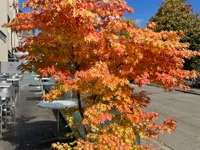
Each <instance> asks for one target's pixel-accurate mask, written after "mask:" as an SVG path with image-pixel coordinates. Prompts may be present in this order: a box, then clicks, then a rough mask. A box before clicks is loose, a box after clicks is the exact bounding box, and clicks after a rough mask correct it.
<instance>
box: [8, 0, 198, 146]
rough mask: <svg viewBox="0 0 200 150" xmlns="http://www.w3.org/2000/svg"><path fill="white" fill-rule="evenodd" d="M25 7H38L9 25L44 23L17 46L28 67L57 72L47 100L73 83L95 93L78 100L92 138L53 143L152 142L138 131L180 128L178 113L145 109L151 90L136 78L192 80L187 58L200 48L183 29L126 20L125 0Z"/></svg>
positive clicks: (149, 133) (150, 133)
mask: <svg viewBox="0 0 200 150" xmlns="http://www.w3.org/2000/svg"><path fill="white" fill-rule="evenodd" d="M23 7H29V8H31V9H32V10H33V11H32V12H22V13H18V14H17V17H16V18H15V19H14V20H12V22H11V23H9V24H6V25H5V26H6V27H11V28H12V30H13V31H16V32H18V31H20V30H32V29H38V30H39V31H40V32H39V34H38V35H37V36H35V37H32V38H28V39H26V42H25V45H24V46H23V47H20V48H18V49H17V50H18V51H22V52H25V51H27V52H28V55H27V56H24V58H25V59H26V60H27V62H26V64H24V65H23V66H22V67H23V70H26V71H36V72H40V73H42V74H43V75H51V76H53V77H55V78H57V79H58V81H59V82H58V83H57V84H56V85H55V88H54V90H53V91H51V92H50V93H49V94H47V95H45V96H44V97H45V98H46V99H47V100H53V99H56V98H57V97H59V96H60V95H62V94H63V93H65V92H66V91H69V90H72V91H73V93H74V96H75V95H77V97H78V98H79V97H80V94H87V95H89V96H88V97H86V98H84V99H81V100H82V101H83V102H84V103H85V107H84V108H83V107H82V106H81V105H79V111H80V113H81V114H82V124H83V126H84V128H85V131H86V133H87V137H86V139H81V138H80V139H78V140H77V145H76V146H75V147H73V148H72V147H70V146H69V144H59V143H56V144H54V145H53V146H54V147H56V148H57V149H97V150H101V149H102V150H105V149H113V150H114V149H115V150H116V149H124V150H125V149H127V150H131V149H150V148H149V147H148V146H146V147H145V146H139V145H137V142H136V134H140V136H141V137H142V138H151V137H158V134H159V133H160V132H164V131H167V132H172V131H174V130H175V127H176V122H175V121H174V120H172V119H166V120H165V121H164V122H163V124H156V123H155V120H156V119H157V118H158V113H155V112H152V113H147V112H145V111H144V109H143V108H144V107H147V106H148V105H149V103H150V98H149V96H148V94H147V93H145V92H141V93H135V92H133V91H134V88H132V87H131V86H130V83H129V81H130V80H132V81H134V82H135V84H137V85H139V86H144V85H145V84H147V83H155V84H157V85H160V86H162V87H163V88H165V89H166V90H167V89H169V90H173V87H175V86H177V87H181V88H187V86H185V85H184V84H183V82H184V80H185V79H191V78H195V77H196V75H197V74H196V72H195V71H185V70H183V61H184V58H190V57H192V56H195V55H200V54H199V53H197V52H192V51H190V50H188V49H187V48H188V44H187V43H180V42H179V40H180V36H179V35H178V34H179V33H176V32H174V31H170V32H167V31H162V32H159V33H156V32H154V31H152V30H151V29H148V28H144V29H142V28H138V27H135V26H133V25H131V24H129V23H127V22H126V21H124V20H123V19H122V18H121V17H122V16H123V15H124V12H125V11H128V12H130V13H132V12H133V10H132V8H130V7H129V6H127V5H126V2H125V0H118V1H113V0H45V1H44V0H28V1H27V2H25V3H24V4H23ZM155 26H156V24H154V23H151V24H149V25H148V27H150V28H154V27H155ZM105 121H108V122H109V123H108V124H106V125H105V124H104V123H105ZM103 124H104V125H103ZM94 129H95V130H94Z"/></svg>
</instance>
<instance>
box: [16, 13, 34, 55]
mask: <svg viewBox="0 0 200 150" xmlns="http://www.w3.org/2000/svg"><path fill="white" fill-rule="evenodd" d="M19 12H22V11H21V10H19ZM34 35H35V31H34V30H30V31H23V30H22V31H20V32H18V33H17V37H18V46H23V45H24V38H26V37H33V36H34ZM14 54H15V56H16V57H17V58H18V57H20V56H22V55H26V54H25V53H21V52H14Z"/></svg>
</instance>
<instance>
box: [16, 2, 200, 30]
mask: <svg viewBox="0 0 200 150" xmlns="http://www.w3.org/2000/svg"><path fill="white" fill-rule="evenodd" d="M23 1H25V0H19V2H20V3H22V2H23ZM126 1H127V3H128V5H129V6H131V7H132V8H133V9H134V13H133V14H128V13H126V14H125V17H126V18H129V19H134V20H136V21H137V22H138V24H139V25H140V26H141V27H145V26H146V23H147V22H148V21H149V19H150V17H151V16H152V15H154V14H155V13H156V12H157V11H158V8H159V6H160V4H161V3H162V2H163V1H164V0H126ZM186 2H187V4H192V8H193V9H194V11H195V12H200V0H187V1H186Z"/></svg>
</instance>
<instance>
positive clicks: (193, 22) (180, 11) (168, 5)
mask: <svg viewBox="0 0 200 150" xmlns="http://www.w3.org/2000/svg"><path fill="white" fill-rule="evenodd" d="M150 21H152V22H156V23H157V26H156V28H155V31H158V32H160V31H179V30H182V31H183V32H184V36H182V38H181V42H189V43H190V49H191V50H194V51H200V19H199V14H198V13H194V12H193V10H192V5H191V4H186V1H185V0H165V1H164V2H163V3H162V4H161V6H160V8H159V9H158V12H157V13H156V14H155V15H154V16H152V17H151V19H150ZM185 61H186V63H185V69H189V70H191V69H196V70H199V71H200V57H195V58H192V59H191V61H189V60H185Z"/></svg>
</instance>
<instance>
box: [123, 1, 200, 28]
mask: <svg viewBox="0 0 200 150" xmlns="http://www.w3.org/2000/svg"><path fill="white" fill-rule="evenodd" d="M126 1H127V3H128V5H129V6H131V7H132V8H133V9H134V13H133V14H126V15H125V16H126V17H127V18H130V19H136V20H137V22H138V23H139V24H140V26H141V27H145V26H146V23H147V22H148V21H149V19H150V17H151V16H152V15H154V14H155V13H156V12H157V11H158V8H159V6H160V4H161V3H162V2H163V1H164V0H126ZM186 2H187V4H192V8H193V9H194V11H195V12H200V0H187V1H186Z"/></svg>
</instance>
